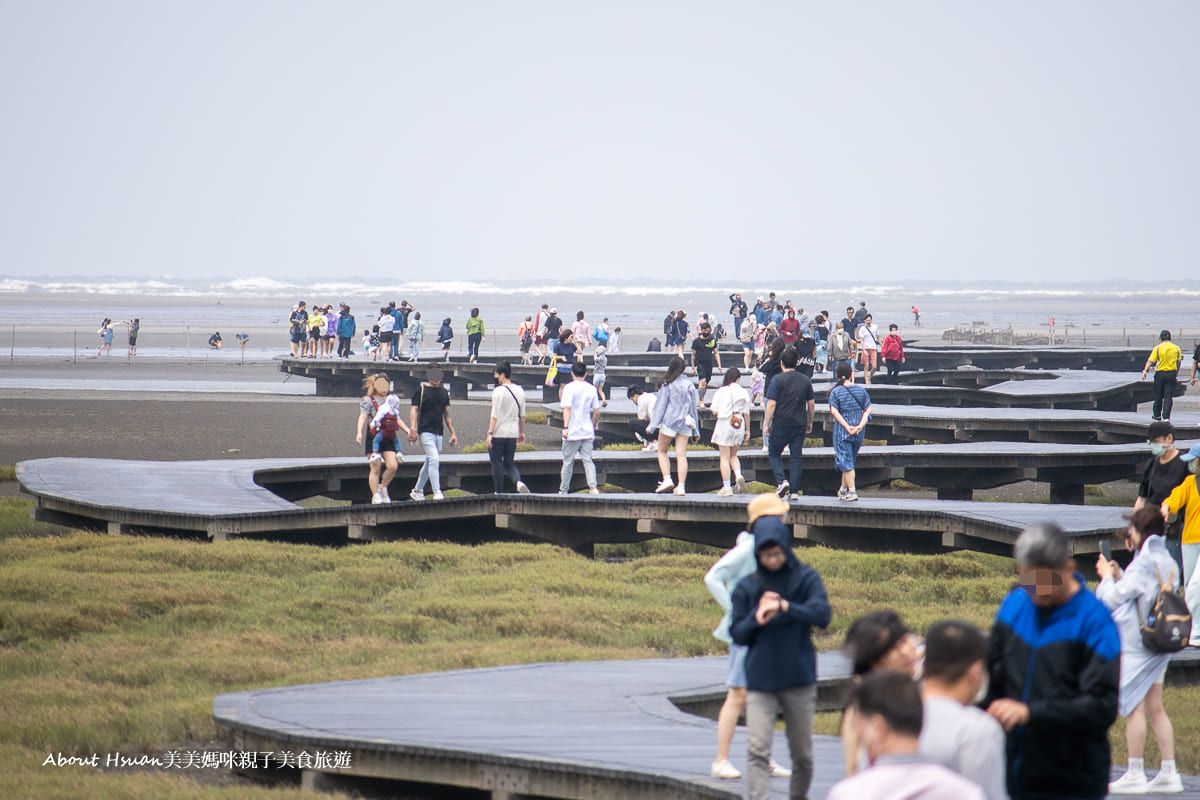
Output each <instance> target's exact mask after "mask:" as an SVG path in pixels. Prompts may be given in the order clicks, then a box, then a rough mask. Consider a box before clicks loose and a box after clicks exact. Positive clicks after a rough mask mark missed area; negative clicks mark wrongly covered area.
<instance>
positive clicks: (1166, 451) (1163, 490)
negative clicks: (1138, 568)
mask: <svg viewBox="0 0 1200 800" xmlns="http://www.w3.org/2000/svg"><path fill="white" fill-rule="evenodd" d="M1146 441H1147V442H1148V443H1149V445H1150V460H1149V461H1147V462H1146V466H1145V468H1144V469H1143V470H1142V480H1141V482H1140V483H1139V484H1138V496H1137V499H1136V500H1134V501H1133V510H1134V511H1137V510H1138V509H1140V508H1143V507H1144V506H1150V507H1151V508H1160V507H1161V506H1162V504H1163V501H1164V500H1166V499H1167V498H1168V497H1170V496H1171V492H1173V491H1175V487H1176V486H1178V485H1179V484H1181V483H1183V482H1184V481H1185V480H1187V477H1188V462H1186V461H1184V460H1183V458H1182V457H1181V456H1182V455H1183V454H1182V453H1180V452H1179V450H1178V449H1177V448H1176V447H1175V426H1174V425H1172V424H1171V423H1169V422H1163V421H1161V420H1159V421H1157V422H1151V423H1150V427H1149V429H1148V430H1147V431H1146ZM1182 535H1183V517H1181V516H1179V515H1177V514H1170V515H1168V516H1167V530H1166V533H1165V534H1164V538H1165V539H1166V544H1167V552H1168V553H1170V554H1171V558H1173V559H1175V563H1176V565H1177V566H1178V567H1179V574H1180V575H1183V576H1184V580H1185V581H1186V580H1187V577H1186V573H1187V571H1186V570H1184V568H1183V542H1182Z"/></svg>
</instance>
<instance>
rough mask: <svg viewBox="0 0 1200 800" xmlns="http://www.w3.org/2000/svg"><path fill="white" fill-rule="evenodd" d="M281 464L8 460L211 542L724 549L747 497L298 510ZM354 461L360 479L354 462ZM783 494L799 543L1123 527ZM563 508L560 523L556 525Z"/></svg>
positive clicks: (1094, 542) (65, 487)
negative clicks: (282, 490) (658, 542)
mask: <svg viewBox="0 0 1200 800" xmlns="http://www.w3.org/2000/svg"><path fill="white" fill-rule="evenodd" d="M614 455H617V454H614ZM639 455H641V454H636V453H632V454H628V456H639ZM628 456H627V457H628ZM289 469H296V470H300V471H301V472H303V473H305V474H308V475H315V472H314V470H320V469H322V468H321V466H320V463H319V462H317V463H314V461H313V460H311V459H280V460H269V459H267V460H260V461H242V462H239V461H203V462H190V463H188V462H184V463H182V464H172V465H171V468H170V469H163V464H162V462H137V461H116V460H112V461H107V460H102V459H69V458H58V459H43V460H38V461H29V462H22V463H21V464H19V465H18V467H17V471H18V479H19V480H20V482H21V485H22V488H23V490H24V491H26V492H28V493H31V494H33V495H34V496H35V497H37V500H38V506H37V508H35V510H34V511H35V516H36V517H37V518H38V519H43V520H45V521H49V522H55V523H58V524H65V525H71V526H75V527H83V528H93V529H94V528H100V529H104V530H108V531H110V532H113V533H172V534H179V535H193V536H208V537H210V538H213V539H218V540H224V539H228V538H231V537H236V536H251V537H258V538H272V539H281V540H288V541H315V542H345V541H347V540H355V539H357V540H375V539H400V538H404V539H431V538H433V539H446V540H450V541H460V542H468V543H476V542H480V541H487V540H495V539H525V540H533V541H544V542H550V543H554V544H558V545H562V546H566V547H570V548H572V549H574V550H576V551H578V552H581V553H585V554H589V555H590V554H592V552H593V550H594V546H595V545H596V544H602V543H626V542H637V541H644V540H647V539H652V538H659V537H666V538H673V539H680V540H683V541H690V542H697V543H701V544H708V545H713V546H717V547H728V546H731V545H732V544H733V540H734V538H735V536H736V534H737V532H738V531H739V530H740V529H741V527H742V525H743V522H744V520H745V505H746V503H747V502H748V500H749V496H741V497H717V496H716V495H713V494H689V495H688V496H687V497H686V498H682V499H681V498H677V497H674V496H672V495H655V494H605V495H599V496H591V495H586V494H574V495H568V496H557V495H545V494H529V495H518V494H504V495H490V494H485V495H474V496H467V497H460V498H452V499H447V500H444V501H439V502H434V501H426V502H423V503H414V502H411V501H408V502H399V503H389V504H383V505H350V506H335V507H330V508H315V509H307V508H301V507H299V506H296V505H294V504H292V503H290V502H288V501H287V500H284V499H283V498H281V497H279V496H278V495H276V494H274V493H272V492H270V491H268V490H267V489H265V488H263V486H261V485H260V484H259V481H260V480H262V479H260V478H259V477H258V476H259V474H260V473H272V474H273V475H274V476H275V478H276V479H278V477H279V476H280V475H281V474H283V473H285V472H286V471H288V470H289ZM355 469H357V470H359V472H358V475H359V476H360V477H359V478H358V480H361V475H362V472H361V470H364V469H365V468H364V466H363V465H362V462H361V461H359V462H358V466H357V467H356V468H355ZM314 480H318V479H316V478H314ZM319 480H320V481H323V482H324V485H326V486H327V487H332V486H333V485H334V482H335V481H337V480H338V479H337V478H335V477H333V476H332V475H329V476H322V477H321V478H320V479H319ZM264 482H265V481H264ZM311 488H316V487H315V486H314V487H311ZM313 493H314V494H315V493H319V492H315V491H314V492H313ZM791 506H792V510H791V512H790V514H789V517H788V522H789V523H790V524H792V525H793V526H794V532H795V535H796V537H797V539H799V540H800V541H802V542H809V543H820V544H825V545H828V546H831V547H845V548H854V549H865V550H893V551H906V552H943V551H946V550H953V549H970V550H979V551H983V552H992V553H1001V554H1008V553H1011V547H1012V543H1013V542H1014V541H1015V539H1016V536H1017V535H1018V534H1019V533H1020V532H1021V531H1022V530H1023V529H1024V528H1026V527H1028V526H1029V525H1032V524H1035V523H1037V522H1043V521H1046V520H1054V521H1056V522H1058V523H1059V524H1061V525H1062V526H1063V527H1064V528H1065V529H1066V530H1067V531H1068V533H1069V534H1070V535H1071V536H1072V539H1073V541H1074V547H1075V551H1076V552H1077V553H1080V554H1089V553H1095V552H1097V551H1098V549H1099V542H1100V540H1101V539H1102V538H1107V537H1109V536H1110V535H1111V534H1112V532H1113V531H1114V530H1116V529H1117V528H1119V527H1121V526H1122V525H1123V521H1122V517H1121V515H1122V513H1123V510H1122V509H1120V508H1113V507H1103V506H1080V505H1045V504H1040V503H1029V504H1027V503H975V502H970V501H950V500H919V499H905V498H896V497H864V498H862V499H861V500H859V501H858V502H856V503H850V504H848V503H843V502H841V501H839V500H837V499H836V498H833V497H821V496H806V497H803V498H801V499H800V500H798V501H794V502H793V503H792V504H791ZM564 519H569V520H570V525H564V524H563V520H564Z"/></svg>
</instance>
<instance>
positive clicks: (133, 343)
mask: <svg viewBox="0 0 1200 800" xmlns="http://www.w3.org/2000/svg"><path fill="white" fill-rule="evenodd" d="M129 346H130V347H137V337H136V336H130V337H129Z"/></svg>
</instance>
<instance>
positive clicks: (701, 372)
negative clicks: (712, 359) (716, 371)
mask: <svg viewBox="0 0 1200 800" xmlns="http://www.w3.org/2000/svg"><path fill="white" fill-rule="evenodd" d="M712 371H713V365H712V364H705V363H704V362H703V361H700V362H698V363H697V364H696V377H697V378H699V379H700V380H702V381H710V380H712Z"/></svg>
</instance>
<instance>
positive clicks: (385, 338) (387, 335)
mask: <svg viewBox="0 0 1200 800" xmlns="http://www.w3.org/2000/svg"><path fill="white" fill-rule="evenodd" d="M392 334H393V331H380V332H379V343H380V344H391V343H392Z"/></svg>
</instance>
